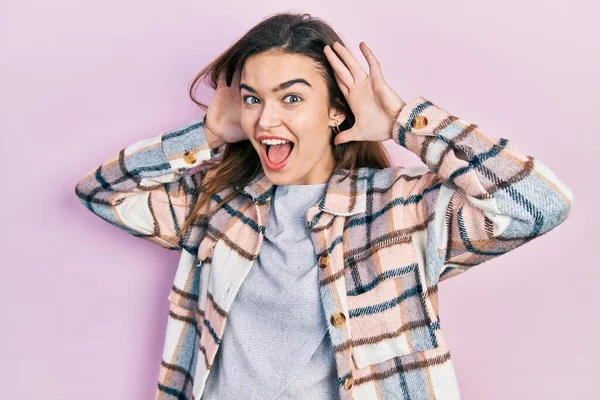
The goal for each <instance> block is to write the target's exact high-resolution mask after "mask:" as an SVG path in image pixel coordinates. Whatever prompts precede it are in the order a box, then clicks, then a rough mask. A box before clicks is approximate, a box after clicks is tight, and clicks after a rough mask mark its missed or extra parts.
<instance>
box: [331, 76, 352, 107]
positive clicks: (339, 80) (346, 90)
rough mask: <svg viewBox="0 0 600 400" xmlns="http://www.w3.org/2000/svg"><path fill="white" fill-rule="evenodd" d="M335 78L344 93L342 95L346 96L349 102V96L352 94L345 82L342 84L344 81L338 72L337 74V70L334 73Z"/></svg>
mask: <svg viewBox="0 0 600 400" xmlns="http://www.w3.org/2000/svg"><path fill="white" fill-rule="evenodd" d="M333 76H334V77H335V81H336V82H337V84H338V86H339V88H340V90H341V91H342V94H343V95H344V97H346V100H347V99H348V94H349V93H350V90H349V89H348V86H346V85H344V82H342V80H341V79H340V77H339V76H338V74H337V72H335V70H334V71H333Z"/></svg>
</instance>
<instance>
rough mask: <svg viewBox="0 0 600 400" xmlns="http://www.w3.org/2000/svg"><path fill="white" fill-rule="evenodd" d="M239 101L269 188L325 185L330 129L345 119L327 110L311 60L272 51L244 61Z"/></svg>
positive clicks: (329, 169) (329, 164) (329, 165)
mask: <svg viewBox="0 0 600 400" xmlns="http://www.w3.org/2000/svg"><path fill="white" fill-rule="evenodd" d="M240 96H241V102H242V108H241V125H242V128H243V130H244V132H245V133H246V135H247V136H248V139H249V140H250V142H251V143H252V145H253V146H254V149H255V150H256V152H257V153H258V154H259V156H260V162H261V164H262V167H263V170H264V171H265V174H266V175H267V178H268V179H269V180H270V181H271V182H272V183H274V184H276V185H309V184H316V183H325V182H327V181H328V180H329V178H330V176H331V174H332V172H333V169H334V159H333V152H332V147H331V146H332V145H331V144H330V139H331V135H332V133H331V129H332V127H333V126H335V125H336V119H337V121H338V124H341V123H342V122H343V120H344V116H343V115H342V114H340V113H338V112H337V111H336V110H335V109H330V108H329V98H328V92H327V85H326V82H325V79H324V78H323V77H322V76H321V74H320V73H319V72H318V70H317V68H316V67H315V65H314V64H313V61H312V60H311V59H310V58H308V57H305V56H301V55H295V54H294V55H290V54H282V53H276V52H264V53H261V54H257V55H254V56H252V57H250V58H248V60H247V61H246V63H245V64H244V68H243V69H242V74H241V82H240ZM264 139H267V142H264Z"/></svg>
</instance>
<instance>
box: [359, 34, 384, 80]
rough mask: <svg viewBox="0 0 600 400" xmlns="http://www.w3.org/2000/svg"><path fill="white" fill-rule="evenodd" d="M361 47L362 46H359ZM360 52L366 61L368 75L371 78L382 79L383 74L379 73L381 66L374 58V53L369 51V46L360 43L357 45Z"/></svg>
mask: <svg viewBox="0 0 600 400" xmlns="http://www.w3.org/2000/svg"><path fill="white" fill-rule="evenodd" d="M361 45H362V46H361ZM358 46H359V47H360V50H361V51H362V53H363V54H364V55H365V58H366V59H367V63H368V64H369V75H370V76H373V77H381V78H383V72H382V71H381V64H379V61H378V60H377V57H375V53H373V51H372V50H371V48H370V47H369V46H367V44H366V43H365V42H360V44H359V45H358Z"/></svg>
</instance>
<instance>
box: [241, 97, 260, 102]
mask: <svg viewBox="0 0 600 400" xmlns="http://www.w3.org/2000/svg"><path fill="white" fill-rule="evenodd" d="M248 99H256V100H258V99H257V98H256V97H254V96H244V97H243V99H242V102H243V103H244V104H256V103H248V102H247V101H246V100H248Z"/></svg>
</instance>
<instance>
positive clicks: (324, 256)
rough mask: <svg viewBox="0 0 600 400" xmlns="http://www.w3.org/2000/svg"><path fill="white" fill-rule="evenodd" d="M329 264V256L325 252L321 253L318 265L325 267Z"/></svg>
mask: <svg viewBox="0 0 600 400" xmlns="http://www.w3.org/2000/svg"><path fill="white" fill-rule="evenodd" d="M328 266H329V256H328V255H327V254H322V255H321V256H320V257H319V267H321V268H327V267H328Z"/></svg>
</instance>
